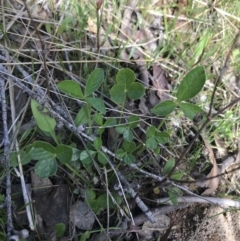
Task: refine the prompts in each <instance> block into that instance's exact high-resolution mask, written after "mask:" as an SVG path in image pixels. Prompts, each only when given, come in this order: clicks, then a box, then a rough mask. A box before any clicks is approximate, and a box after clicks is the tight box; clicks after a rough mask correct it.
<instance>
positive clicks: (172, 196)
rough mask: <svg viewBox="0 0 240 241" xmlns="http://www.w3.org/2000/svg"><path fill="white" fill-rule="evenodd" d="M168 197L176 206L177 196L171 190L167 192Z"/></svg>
mask: <svg viewBox="0 0 240 241" xmlns="http://www.w3.org/2000/svg"><path fill="white" fill-rule="evenodd" d="M168 196H169V198H170V200H171V202H172V204H173V205H176V206H177V205H178V200H177V197H178V196H177V195H176V194H175V193H174V192H172V191H171V190H169V191H168Z"/></svg>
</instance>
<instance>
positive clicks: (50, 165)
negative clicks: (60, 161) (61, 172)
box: [34, 158, 57, 178]
mask: <svg viewBox="0 0 240 241" xmlns="http://www.w3.org/2000/svg"><path fill="white" fill-rule="evenodd" d="M34 170H35V173H36V174H37V175H38V176H39V177H41V178H46V177H49V176H52V175H54V174H55V173H56V172H57V162H56V159H55V158H48V159H42V160H40V161H38V162H37V164H36V165H35V167H34Z"/></svg>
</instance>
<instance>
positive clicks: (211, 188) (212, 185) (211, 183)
mask: <svg viewBox="0 0 240 241" xmlns="http://www.w3.org/2000/svg"><path fill="white" fill-rule="evenodd" d="M202 138H203V141H204V144H205V146H206V148H207V150H208V152H209V159H210V161H211V163H212V165H213V167H212V170H211V172H210V173H209V174H208V175H207V177H208V178H211V179H209V180H206V181H205V184H206V186H207V187H208V188H207V189H206V190H205V191H204V192H203V193H202V196H208V195H211V194H213V193H214V192H215V191H216V189H217V188H218V184H219V177H215V176H217V175H218V174H219V173H220V171H219V168H218V166H217V162H216V159H215V156H214V153H213V150H212V147H211V146H210V144H209V143H208V141H207V140H206V139H205V138H204V137H202ZM214 177H215V178H214Z"/></svg>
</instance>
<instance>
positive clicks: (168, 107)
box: [151, 100, 176, 116]
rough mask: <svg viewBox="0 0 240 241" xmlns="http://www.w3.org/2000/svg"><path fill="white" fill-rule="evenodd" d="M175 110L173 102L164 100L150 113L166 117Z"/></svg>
mask: <svg viewBox="0 0 240 241" xmlns="http://www.w3.org/2000/svg"><path fill="white" fill-rule="evenodd" d="M175 108H176V104H175V102H173V101H172V100H165V101H163V102H161V103H159V104H158V105H156V106H154V107H153V108H152V109H151V112H152V113H153V114H155V115H158V116H167V115H169V114H170V113H171V112H173V110H174V109H175Z"/></svg>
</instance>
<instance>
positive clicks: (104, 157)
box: [97, 152, 108, 165]
mask: <svg viewBox="0 0 240 241" xmlns="http://www.w3.org/2000/svg"><path fill="white" fill-rule="evenodd" d="M97 158H98V161H99V162H100V163H102V164H104V165H105V164H107V163H108V155H107V153H105V152H98V155H97Z"/></svg>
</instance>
